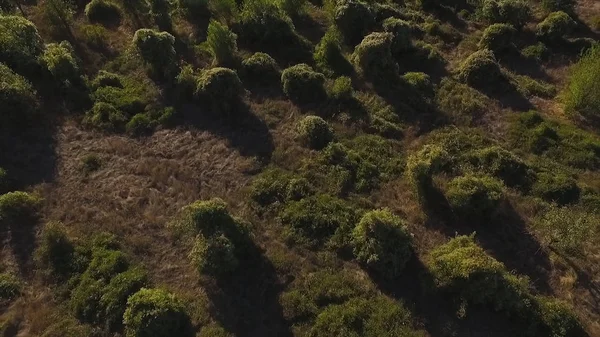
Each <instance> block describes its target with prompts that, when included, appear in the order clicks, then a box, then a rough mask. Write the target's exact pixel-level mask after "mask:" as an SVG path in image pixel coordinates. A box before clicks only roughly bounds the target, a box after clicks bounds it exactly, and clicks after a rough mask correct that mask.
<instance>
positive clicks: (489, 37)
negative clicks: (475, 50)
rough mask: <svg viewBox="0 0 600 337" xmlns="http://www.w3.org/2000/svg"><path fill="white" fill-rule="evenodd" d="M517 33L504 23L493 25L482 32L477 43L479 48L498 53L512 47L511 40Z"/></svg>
mask: <svg viewBox="0 0 600 337" xmlns="http://www.w3.org/2000/svg"><path fill="white" fill-rule="evenodd" d="M516 33H517V31H516V29H515V28H514V27H513V26H511V25H507V24H504V23H495V24H493V25H491V26H489V27H488V28H486V29H485V31H484V32H483V36H482V37H481V40H480V41H479V48H482V49H489V50H491V51H493V52H494V53H499V52H502V51H505V50H507V49H510V48H512V47H513V39H514V36H515V34H516Z"/></svg>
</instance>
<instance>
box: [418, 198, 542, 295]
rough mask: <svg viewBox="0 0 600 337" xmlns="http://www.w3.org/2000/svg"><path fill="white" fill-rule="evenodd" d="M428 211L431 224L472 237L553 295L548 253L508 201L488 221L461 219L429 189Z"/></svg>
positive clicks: (538, 288) (425, 203)
mask: <svg viewBox="0 0 600 337" xmlns="http://www.w3.org/2000/svg"><path fill="white" fill-rule="evenodd" d="M424 209H425V212H426V213H427V214H428V216H429V217H430V221H428V225H430V226H432V227H435V228H436V229H437V230H440V231H441V232H443V233H444V234H445V235H447V236H449V237H453V236H455V235H456V234H460V235H470V234H471V233H473V232H476V235H475V238H476V240H477V241H478V242H479V244H481V246H482V247H483V248H484V249H485V250H486V251H488V253H490V254H491V255H492V256H493V257H494V258H496V259H497V260H498V261H500V262H502V263H504V265H506V267H507V269H508V270H511V271H515V272H516V273H518V274H520V275H527V276H528V277H529V278H530V280H531V282H532V284H533V285H534V286H535V288H536V289H537V290H538V291H539V292H540V293H543V294H551V293H552V289H551V287H550V284H549V277H550V271H551V269H552V267H551V264H550V259H549V257H548V253H547V252H546V250H545V249H544V248H542V247H541V245H540V243H539V242H538V241H537V240H536V239H535V237H534V236H533V235H531V234H530V233H529V232H528V231H527V225H526V223H525V221H523V219H522V218H521V217H520V215H519V214H518V213H517V212H516V211H515V209H514V208H513V207H512V205H511V204H510V203H509V202H504V203H503V204H502V205H501V206H500V207H499V208H498V210H497V211H496V212H495V213H494V214H491V215H490V216H489V217H488V219H467V218H460V217H458V216H456V215H455V214H454V213H453V212H452V208H451V207H450V205H449V203H448V201H447V200H446V197H445V196H444V195H443V193H442V192H441V191H440V190H439V189H437V188H435V187H430V188H429V189H428V190H427V192H426V196H425V202H424Z"/></svg>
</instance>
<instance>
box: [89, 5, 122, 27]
mask: <svg viewBox="0 0 600 337" xmlns="http://www.w3.org/2000/svg"><path fill="white" fill-rule="evenodd" d="M85 16H87V18H88V20H90V22H102V23H111V22H119V21H120V20H121V16H122V13H121V7H119V5H117V4H116V3H114V2H112V1H110V0H92V1H90V2H89V3H88V4H87V5H86V6H85Z"/></svg>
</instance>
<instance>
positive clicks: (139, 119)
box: [125, 113, 155, 136]
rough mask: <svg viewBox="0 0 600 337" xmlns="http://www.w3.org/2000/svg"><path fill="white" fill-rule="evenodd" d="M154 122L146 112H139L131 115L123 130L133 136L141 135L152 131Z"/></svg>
mask: <svg viewBox="0 0 600 337" xmlns="http://www.w3.org/2000/svg"><path fill="white" fill-rule="evenodd" d="M154 125H155V122H154V121H153V120H152V119H150V117H148V115H147V114H144V113H140V114H137V115H135V116H133V117H131V120H129V122H127V124H126V125H125V130H127V132H129V133H130V134H132V135H134V136H142V135H146V134H149V133H151V132H152V130H153V129H154Z"/></svg>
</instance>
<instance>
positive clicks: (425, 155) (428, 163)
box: [406, 145, 449, 201]
mask: <svg viewBox="0 0 600 337" xmlns="http://www.w3.org/2000/svg"><path fill="white" fill-rule="evenodd" d="M448 160H449V159H448V153H447V152H446V150H444V149H443V148H442V147H440V146H437V145H425V146H423V148H422V149H421V150H419V152H417V153H415V154H413V155H411V156H410V157H409V158H408V160H407V163H406V174H407V176H408V180H409V181H410V183H411V185H412V186H413V188H414V190H415V191H416V192H417V195H418V196H419V199H421V201H424V200H425V199H424V198H425V196H426V194H427V190H428V189H429V188H431V184H432V180H431V179H432V177H433V174H435V173H438V172H439V171H440V170H441V169H442V167H443V166H444V165H445V164H446V163H447V162H448Z"/></svg>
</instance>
